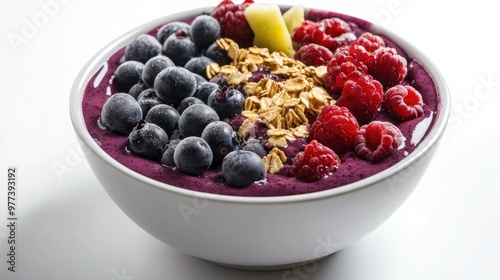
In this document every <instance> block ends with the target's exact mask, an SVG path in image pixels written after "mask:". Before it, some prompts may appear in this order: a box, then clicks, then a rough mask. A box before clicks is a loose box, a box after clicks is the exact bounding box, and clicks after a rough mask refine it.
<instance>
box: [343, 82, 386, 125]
mask: <svg viewBox="0 0 500 280" xmlns="http://www.w3.org/2000/svg"><path fill="white" fill-rule="evenodd" d="M383 97H384V90H383V88H382V85H381V84H380V83H379V82H378V81H377V80H374V79H373V78H372V77H371V76H370V75H363V76H361V77H359V78H358V79H356V80H347V81H346V82H345V83H344V88H343V90H342V96H340V98H339V99H338V100H337V102H336V103H335V104H336V105H337V106H341V107H346V108H348V109H349V111H350V112H351V113H352V114H353V115H354V116H355V117H356V119H357V120H358V123H359V124H365V123H368V122H369V121H370V120H371V119H372V118H373V116H374V115H375V114H376V113H377V111H378V109H379V107H380V104H381V103H382V99H383Z"/></svg>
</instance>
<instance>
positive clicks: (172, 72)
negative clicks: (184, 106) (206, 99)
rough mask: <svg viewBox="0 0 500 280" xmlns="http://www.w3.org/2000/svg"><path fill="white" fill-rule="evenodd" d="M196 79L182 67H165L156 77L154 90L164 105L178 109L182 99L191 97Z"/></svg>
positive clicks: (194, 89)
mask: <svg viewBox="0 0 500 280" xmlns="http://www.w3.org/2000/svg"><path fill="white" fill-rule="evenodd" d="M196 84H197V83H196V79H195V77H194V76H193V74H192V73H191V72H190V71H189V70H187V69H185V68H182V67H167V68H165V69H163V70H162V71H161V72H160V73H158V75H157V76H156V79H155V82H154V89H155V91H156V94H157V95H158V97H160V99H161V100H163V102H164V103H166V104H169V105H172V106H173V107H178V106H179V104H180V103H181V101H182V99H184V98H186V97H189V96H193V94H194V92H195V91H196Z"/></svg>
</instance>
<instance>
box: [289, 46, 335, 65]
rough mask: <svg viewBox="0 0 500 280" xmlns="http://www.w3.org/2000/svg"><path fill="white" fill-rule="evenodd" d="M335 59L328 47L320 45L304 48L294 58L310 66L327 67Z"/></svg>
mask: <svg viewBox="0 0 500 280" xmlns="http://www.w3.org/2000/svg"><path fill="white" fill-rule="evenodd" d="M332 57H333V53H332V52H331V51H330V50H329V49H328V48H326V47H324V46H321V45H318V44H314V43H312V44H307V45H304V46H302V47H301V48H300V49H299V50H298V51H297V52H296V53H295V54H294V55H293V58H295V59H296V60H299V61H301V62H303V63H304V64H306V65H308V66H320V65H326V64H327V63H328V62H329V61H330V60H331V59H332Z"/></svg>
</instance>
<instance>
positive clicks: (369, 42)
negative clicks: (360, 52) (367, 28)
mask: <svg viewBox="0 0 500 280" xmlns="http://www.w3.org/2000/svg"><path fill="white" fill-rule="evenodd" d="M355 42H356V43H357V44H359V45H361V46H363V47H365V50H366V51H367V52H370V53H373V52H375V51H376V50H378V49H380V48H382V47H385V42H384V39H382V37H380V36H378V35H374V34H372V33H370V32H365V33H363V34H361V35H360V36H359V37H358V39H356V41H355Z"/></svg>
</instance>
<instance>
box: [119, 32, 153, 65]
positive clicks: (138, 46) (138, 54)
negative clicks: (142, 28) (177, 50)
mask: <svg viewBox="0 0 500 280" xmlns="http://www.w3.org/2000/svg"><path fill="white" fill-rule="evenodd" d="M161 51H162V45H161V44H160V42H158V40H157V39H156V38H155V37H153V36H151V35H149V34H141V35H139V36H137V37H136V38H135V39H134V40H133V41H132V42H130V43H129V44H128V45H127V47H126V48H125V60H126V61H129V60H135V61H139V62H142V63H146V62H147V61H148V60H149V59H150V58H152V57H155V56H157V55H159V54H160V53H161Z"/></svg>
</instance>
